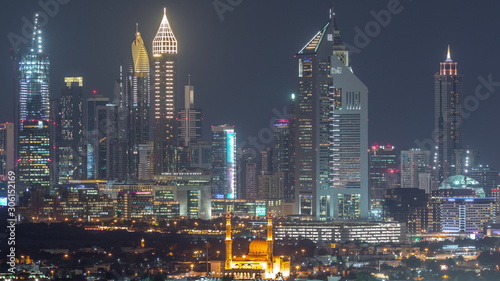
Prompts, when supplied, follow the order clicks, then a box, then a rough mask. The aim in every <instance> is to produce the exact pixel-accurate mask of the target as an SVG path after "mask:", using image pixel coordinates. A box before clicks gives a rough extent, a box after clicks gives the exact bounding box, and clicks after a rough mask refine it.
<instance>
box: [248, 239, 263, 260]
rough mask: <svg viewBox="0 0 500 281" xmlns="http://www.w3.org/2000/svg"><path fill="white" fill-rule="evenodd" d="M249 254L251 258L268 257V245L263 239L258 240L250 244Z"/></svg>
mask: <svg viewBox="0 0 500 281" xmlns="http://www.w3.org/2000/svg"><path fill="white" fill-rule="evenodd" d="M248 254H249V255H251V256H261V255H267V243H266V241H265V240H263V239H256V240H253V241H252V242H250V245H249V246H248Z"/></svg>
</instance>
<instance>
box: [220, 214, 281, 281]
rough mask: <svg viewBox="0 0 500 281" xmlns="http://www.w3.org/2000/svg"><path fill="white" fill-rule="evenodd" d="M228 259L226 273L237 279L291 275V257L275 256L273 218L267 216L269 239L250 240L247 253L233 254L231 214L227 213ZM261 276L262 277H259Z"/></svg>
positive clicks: (272, 277)
mask: <svg viewBox="0 0 500 281" xmlns="http://www.w3.org/2000/svg"><path fill="white" fill-rule="evenodd" d="M225 241H226V261H225V266H224V274H225V275H231V276H234V278H235V279H260V278H262V279H275V278H278V279H281V278H287V277H288V276H289V275H290V258H289V257H287V256H274V253H273V247H274V238H273V219H272V216H271V214H269V215H268V216H267V239H266V240H264V239H255V240H253V241H252V242H250V245H249V247H248V253H247V254H246V255H241V256H235V255H233V237H232V225H231V214H230V213H228V214H227V215H226V240H225ZM259 277H260V278H259Z"/></svg>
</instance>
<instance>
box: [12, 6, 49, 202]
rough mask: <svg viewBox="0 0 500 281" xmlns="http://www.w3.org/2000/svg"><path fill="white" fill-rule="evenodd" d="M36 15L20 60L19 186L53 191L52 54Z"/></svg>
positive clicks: (47, 191)
mask: <svg viewBox="0 0 500 281" xmlns="http://www.w3.org/2000/svg"><path fill="white" fill-rule="evenodd" d="M43 43H44V42H43V36H42V30H41V29H40V25H39V24H38V14H36V15H35V19H34V28H33V38H32V39H31V44H30V45H28V50H26V51H25V52H24V53H23V54H22V55H21V58H20V60H19V77H18V79H19V80H18V81H19V111H18V113H19V121H20V122H19V134H18V160H17V161H18V186H19V188H20V189H24V190H26V189H36V190H39V191H40V192H41V193H42V194H49V193H50V192H51V190H50V186H51V169H50V166H51V162H52V159H51V158H50V156H51V152H50V147H51V143H50V130H49V115H50V100H49V65H50V63H49V57H48V55H47V54H46V53H45V52H44V49H43Z"/></svg>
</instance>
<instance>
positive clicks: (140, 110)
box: [126, 29, 151, 179]
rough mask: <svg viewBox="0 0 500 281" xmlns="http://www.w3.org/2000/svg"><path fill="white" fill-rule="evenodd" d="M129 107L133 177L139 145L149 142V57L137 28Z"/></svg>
mask: <svg viewBox="0 0 500 281" xmlns="http://www.w3.org/2000/svg"><path fill="white" fill-rule="evenodd" d="M126 86H127V101H126V103H127V108H128V120H129V121H128V132H127V133H128V149H129V151H128V156H129V157H128V166H129V167H128V170H129V171H128V173H129V176H130V177H131V178H134V179H135V178H137V177H138V168H139V145H141V144H147V143H148V141H149V140H150V139H149V126H150V123H149V106H150V87H151V85H150V76H149V57H148V52H147V50H146V46H145V45H144V41H143V40H142V37H141V33H140V32H139V30H138V29H137V31H136V33H135V40H134V42H132V68H131V69H130V70H129V75H128V76H127V85H126Z"/></svg>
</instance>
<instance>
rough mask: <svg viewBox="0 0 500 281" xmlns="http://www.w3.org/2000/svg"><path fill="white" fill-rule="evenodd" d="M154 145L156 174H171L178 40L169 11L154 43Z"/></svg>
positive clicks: (164, 16) (175, 140)
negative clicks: (169, 163)
mask: <svg viewBox="0 0 500 281" xmlns="http://www.w3.org/2000/svg"><path fill="white" fill-rule="evenodd" d="M153 65H154V79H153V85H154V86H153V92H154V98H153V101H152V105H153V119H154V120H153V141H154V157H155V174H161V173H162V172H171V171H169V165H168V159H169V155H168V154H169V151H170V150H171V149H170V148H172V147H175V146H176V145H177V120H176V118H177V109H176V102H177V98H176V96H177V90H176V87H177V39H176V38H175V36H174V33H173V32H172V29H171V27H170V23H169V22H168V19H167V12H166V9H165V11H164V14H163V19H162V21H161V24H160V27H159V28H158V32H157V33H156V36H155V38H154V40H153Z"/></svg>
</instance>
